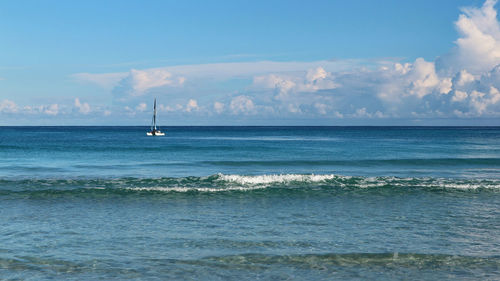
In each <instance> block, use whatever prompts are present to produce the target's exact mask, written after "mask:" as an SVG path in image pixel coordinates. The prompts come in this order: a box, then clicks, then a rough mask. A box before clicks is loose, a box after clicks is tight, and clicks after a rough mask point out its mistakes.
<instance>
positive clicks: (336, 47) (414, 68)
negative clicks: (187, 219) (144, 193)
mask: <svg viewBox="0 0 500 281" xmlns="http://www.w3.org/2000/svg"><path fill="white" fill-rule="evenodd" d="M498 6H499V5H497V3H496V1H493V0H486V1H476V0H468V1H466V0H441V1H435V0H432V1H430V0H419V1H400V0H398V1H395V0H381V1H368V0H365V1H360V0H351V1H334V0H331V1H309V2H306V1H278V0H276V1H236V0H233V1H112V0H110V1H91V0H89V1H78V2H77V1H50V0H48V1H24V0H19V1H2V2H0V125H4V126H5V125H145V126H147V125H149V124H150V120H151V115H152V106H153V100H154V98H157V100H158V115H159V116H158V119H159V122H160V125H164V126H176V125H457V126H460V125H468V126H469V125H472V126H473V125H500V122H499V121H500V66H499V65H500V23H499V21H498V15H497V10H498Z"/></svg>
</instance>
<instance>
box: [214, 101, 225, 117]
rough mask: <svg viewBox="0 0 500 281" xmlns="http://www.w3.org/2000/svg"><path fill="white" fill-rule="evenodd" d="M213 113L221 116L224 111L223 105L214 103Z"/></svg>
mask: <svg viewBox="0 0 500 281" xmlns="http://www.w3.org/2000/svg"><path fill="white" fill-rule="evenodd" d="M214 111H215V112H216V113H217V114H221V113H222V112H223V111H224V104H223V103H221V102H218V101H216V102H214Z"/></svg>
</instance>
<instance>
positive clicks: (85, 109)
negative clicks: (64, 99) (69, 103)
mask: <svg viewBox="0 0 500 281" xmlns="http://www.w3.org/2000/svg"><path fill="white" fill-rule="evenodd" d="M75 107H76V108H77V109H78V112H80V113H82V114H89V113H90V105H89V104H88V103H86V102H84V103H81V102H80V99H79V98H75Z"/></svg>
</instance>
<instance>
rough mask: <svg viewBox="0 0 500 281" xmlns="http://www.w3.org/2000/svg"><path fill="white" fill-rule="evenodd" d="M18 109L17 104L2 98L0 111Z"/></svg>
mask: <svg viewBox="0 0 500 281" xmlns="http://www.w3.org/2000/svg"><path fill="white" fill-rule="evenodd" d="M18 111H19V106H17V104H16V103H15V102H13V101H11V100H7V99H5V100H3V101H2V102H0V113H16V112H18Z"/></svg>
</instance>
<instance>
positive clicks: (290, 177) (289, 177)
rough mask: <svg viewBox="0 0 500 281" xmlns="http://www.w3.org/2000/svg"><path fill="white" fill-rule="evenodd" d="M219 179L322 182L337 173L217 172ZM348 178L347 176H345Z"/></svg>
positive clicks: (245, 181)
mask: <svg viewBox="0 0 500 281" xmlns="http://www.w3.org/2000/svg"><path fill="white" fill-rule="evenodd" d="M219 177H220V179H221V180H224V181H227V182H234V183H239V184H245V185H249V184H250V185H262V184H273V183H289V182H294V181H296V182H322V181H325V180H331V179H334V178H337V177H339V176H337V175H333V174H330V175H314V174H311V175H300V174H284V175H283V174H276V175H259V176H242V175H223V174H219ZM346 178H348V177H346Z"/></svg>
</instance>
